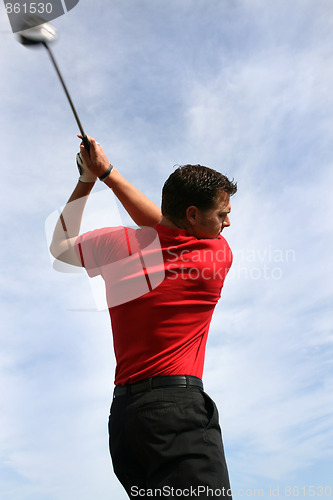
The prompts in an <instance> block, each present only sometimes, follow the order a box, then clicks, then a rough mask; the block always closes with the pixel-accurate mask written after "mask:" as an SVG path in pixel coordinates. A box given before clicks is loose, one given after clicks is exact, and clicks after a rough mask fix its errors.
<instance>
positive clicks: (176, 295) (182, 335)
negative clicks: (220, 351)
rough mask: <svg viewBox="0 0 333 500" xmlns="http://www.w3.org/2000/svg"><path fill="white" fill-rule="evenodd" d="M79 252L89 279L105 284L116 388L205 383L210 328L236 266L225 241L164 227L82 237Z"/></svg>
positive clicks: (106, 230)
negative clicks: (162, 379) (170, 381)
mask: <svg viewBox="0 0 333 500" xmlns="http://www.w3.org/2000/svg"><path fill="white" fill-rule="evenodd" d="M75 248H76V251H77V254H78V256H79V257H80V258H81V262H82V265H83V266H84V267H85V268H86V270H87V272H88V274H89V276H91V277H93V276H96V275H99V274H100V275H101V276H102V277H103V279H104V281H105V286H106V295H107V301H108V306H109V312H110V317H111V324H112V331H113V343H114V351H115V356H116V362H117V366H116V375H115V384H116V385H124V384H127V383H133V382H137V381H139V380H142V379H146V378H149V377H154V376H158V375H194V376H196V377H199V378H202V372H203V366H204V357H205V347H206V342H207V335H208V330H209V325H210V322H211V318H212V314H213V311H214V307H215V305H216V303H217V301H218V300H219V298H220V296H221V289H222V286H223V282H224V279H225V277H226V275H227V272H228V271H229V269H230V266H231V263H232V253H231V250H230V247H229V245H228V243H227V242H226V240H225V239H224V238H223V236H219V237H218V238H217V239H200V240H198V239H197V238H195V237H193V236H191V235H190V234H189V233H188V232H187V231H186V230H185V229H172V228H169V227H166V226H162V225H161V224H158V225H157V226H156V227H155V228H154V229H152V228H143V229H130V228H124V227H118V228H104V229H98V230H96V231H91V232H89V233H86V234H83V235H82V236H79V237H78V238H77V240H76V245H75Z"/></svg>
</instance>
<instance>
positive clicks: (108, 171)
mask: <svg viewBox="0 0 333 500" xmlns="http://www.w3.org/2000/svg"><path fill="white" fill-rule="evenodd" d="M112 170H113V165H111V163H110V165H109V168H108V169H107V171H106V172H104V174H103V175H101V176H100V177H98V178H99V180H100V181H104V180H105V179H106V178H107V177H108V176H109V175H110V174H111V172H112Z"/></svg>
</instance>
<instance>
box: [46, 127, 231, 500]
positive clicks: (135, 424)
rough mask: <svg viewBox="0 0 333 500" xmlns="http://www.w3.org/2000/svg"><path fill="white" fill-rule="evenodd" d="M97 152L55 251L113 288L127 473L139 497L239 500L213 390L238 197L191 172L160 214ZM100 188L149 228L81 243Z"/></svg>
mask: <svg viewBox="0 0 333 500" xmlns="http://www.w3.org/2000/svg"><path fill="white" fill-rule="evenodd" d="M79 137H80V136H79ZM89 141H90V144H91V146H90V156H89V155H88V153H87V152H86V151H85V149H84V146H83V144H82V143H81V146H80V153H79V154H78V157H77V161H78V165H79V167H80V172H81V175H80V178H79V181H78V183H77V186H76V187H75V189H74V191H73V194H72V195H71V197H70V199H69V200H68V202H67V204H66V206H65V208H64V210H63V212H62V214H61V216H60V219H59V221H58V223H57V225H56V228H55V231H54V235H53V241H52V244H51V247H50V250H51V252H52V254H53V255H54V256H55V257H56V258H57V259H59V260H62V261H64V262H67V263H70V264H73V265H76V266H83V267H85V268H86V270H87V273H88V275H89V276H91V277H93V276H97V275H101V276H102V278H103V279H104V281H105V286H106V295H107V301H108V307H109V312H110V318H111V325H112V332H113V342H114V350H115V357H116V363H117V364H116V373H115V389H114V397H113V401H112V405H111V412H110V418H109V443H110V452H111V456H112V462H113V468H114V471H115V474H116V475H117V477H118V479H119V480H120V482H121V483H122V485H123V486H124V488H125V490H126V492H127V494H128V496H129V497H130V498H151V497H155V498H158V497H172V496H175V495H176V496H183V497H185V496H187V497H191V496H193V497H197V498H221V497H222V498H223V497H224V498H231V490H230V484H229V477H228V470H227V465H226V461H225V456H224V449H223V444H222V436H221V429H220V426H219V422H218V411H217V408H216V405H215V403H214V402H213V401H212V399H211V398H210V397H209V396H208V395H207V394H206V393H205V392H204V388H203V383H202V380H201V379H202V373H203V367H204V356H205V347H206V341H207V335H208V330H209V325H210V322H211V318H212V314H213V311H214V308H215V306H216V304H217V302H218V300H219V298H220V295H221V289H222V286H223V282H224V279H225V277H226V274H227V272H228V270H229V268H230V266H231V263H232V253H231V250H230V248H229V245H228V243H227V242H226V240H225V239H224V237H223V236H222V235H221V232H222V231H223V229H224V228H226V227H228V226H230V220H229V213H230V210H231V206H230V197H231V196H232V195H233V194H234V193H235V192H236V190H237V186H236V184H235V183H233V182H232V181H230V180H229V179H228V178H227V177H225V176H224V175H222V174H220V173H219V172H216V171H215V170H212V169H210V168H207V167H204V166H200V165H185V166H183V167H179V168H177V169H175V170H174V171H173V173H172V174H171V175H170V177H169V178H168V179H167V181H166V182H165V184H164V187H163V191H162V210H160V208H159V207H158V206H157V205H155V204H154V203H153V202H152V201H151V200H149V199H148V198H147V197H146V196H144V195H143V194H142V193H141V192H140V191H138V190H137V189H136V188H135V187H134V186H133V185H132V184H130V183H129V182H128V181H126V180H125V179H124V178H123V177H122V176H121V174H120V173H119V172H118V171H117V169H116V168H113V167H112V166H111V165H110V162H109V161H108V159H107V157H106V155H105V153H104V151H103V149H102V148H101V146H99V144H98V143H96V141H95V140H94V139H93V138H91V137H89ZM98 178H99V179H100V180H101V181H102V182H104V183H105V184H106V185H107V186H108V187H109V188H111V189H112V190H113V192H114V193H115V195H116V196H117V197H118V199H119V200H120V202H121V203H122V204H123V206H124V207H125V209H126V210H127V212H128V213H129V214H130V216H131V217H132V219H133V220H134V222H135V223H136V224H137V226H139V227H138V228H136V229H133V228H125V227H118V228H104V229H97V230H94V231H91V232H88V233H85V234H82V235H79V233H80V225H81V219H82V214H83V211H84V206H85V203H86V200H87V198H88V196H89V194H90V192H91V190H92V188H93V186H94V183H95V181H96V180H97V179H98Z"/></svg>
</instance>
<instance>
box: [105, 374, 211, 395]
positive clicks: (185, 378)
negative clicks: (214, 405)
mask: <svg viewBox="0 0 333 500" xmlns="http://www.w3.org/2000/svg"><path fill="white" fill-rule="evenodd" d="M162 387H198V388H199V389H201V390H203V383H202V380H201V379H200V378H198V377H193V376H192V375H167V376H163V377H152V378H147V379H145V380H140V382H134V384H127V385H117V386H116V387H115V389H114V393H113V397H114V398H117V397H118V396H126V395H133V394H139V393H140V392H147V391H151V390H152V389H158V388H162Z"/></svg>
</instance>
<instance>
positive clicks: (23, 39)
mask: <svg viewBox="0 0 333 500" xmlns="http://www.w3.org/2000/svg"><path fill="white" fill-rule="evenodd" d="M38 23H39V24H38ZM36 24H38V26H36ZM29 26H32V27H29ZM23 28H24V29H22V30H21V31H19V32H18V33H17V34H18V40H19V42H20V43H21V44H22V45H28V46H37V45H43V46H44V47H45V49H46V50H47V52H48V54H49V56H50V59H51V61H52V64H53V66H54V68H55V70H56V72H57V75H58V77H59V80H60V82H61V85H62V87H63V89H64V91H65V94H66V96H67V99H68V102H69V104H70V107H71V109H72V111H73V114H74V117H75V120H76V123H77V124H78V127H79V130H80V132H81V136H82V142H83V145H84V147H85V149H86V150H87V151H88V153H89V151H90V143H89V140H88V137H87V136H86V134H85V132H84V130H83V127H82V124H81V121H80V119H79V116H78V114H77V112H76V109H75V107H74V104H73V101H72V99H71V96H70V94H69V92H68V89H67V87H66V84H65V82H64V79H63V77H62V75H61V73H60V70H59V67H58V65H57V63H56V60H55V58H54V55H53V53H52V51H51V49H50V47H49V45H48V44H49V43H50V42H53V41H54V40H56V39H57V32H56V29H55V28H54V27H53V26H52V25H51V24H50V23H45V22H43V20H42V19H40V18H37V17H36V16H30V17H29V18H28V19H26V20H25V21H24V25H23Z"/></svg>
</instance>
